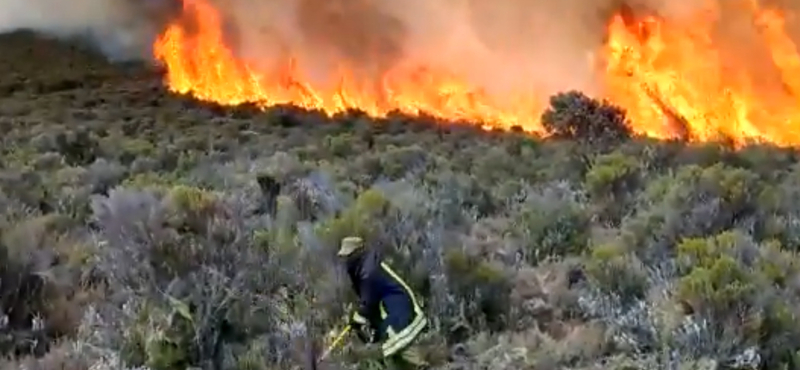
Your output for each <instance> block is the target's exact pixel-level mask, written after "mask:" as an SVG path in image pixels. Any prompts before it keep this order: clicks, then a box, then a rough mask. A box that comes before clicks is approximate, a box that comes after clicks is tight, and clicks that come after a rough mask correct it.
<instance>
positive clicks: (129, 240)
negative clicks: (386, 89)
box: [0, 33, 800, 370]
mask: <svg viewBox="0 0 800 370" xmlns="http://www.w3.org/2000/svg"><path fill="white" fill-rule="evenodd" d="M0 65H2V68H3V71H5V73H4V75H3V76H2V78H3V81H0V94H2V96H0V128H2V131H3V134H2V135H0V141H1V142H2V143H1V144H2V145H0V212H1V213H0V261H2V264H0V351H1V352H2V354H3V355H5V357H6V360H4V361H5V362H4V363H2V364H0V365H2V368H4V369H5V368H8V369H12V368H18V369H22V368H25V369H41V370H55V369H68V370H88V369H109V370H110V369H134V368H136V369H142V368H147V369H152V370H172V369H181V370H182V369H186V368H189V367H197V368H202V369H209V370H211V369H214V370H222V369H224V370H268V369H293V368H296V369H299V368H303V367H305V368H309V367H312V366H311V364H312V363H313V361H312V360H311V355H313V354H314V353H310V352H309V350H308V349H309V348H324V344H325V342H326V341H327V340H329V339H328V338H329V336H330V335H332V332H333V331H335V330H336V329H338V328H341V327H342V324H343V315H344V312H345V304H346V303H347V302H349V301H350V299H352V297H351V296H350V295H351V294H352V293H350V291H349V288H348V287H347V285H346V283H345V279H344V278H343V275H342V271H340V270H339V269H337V268H336V267H335V264H334V263H333V262H332V261H333V260H334V259H333V254H334V251H335V246H336V243H337V241H338V240H339V238H341V237H342V236H345V235H349V234H359V235H362V236H365V237H368V238H370V239H371V240H373V241H374V242H375V244H376V246H377V247H378V248H381V249H382V252H383V253H384V254H385V255H386V256H387V258H389V259H390V260H391V261H392V263H393V264H394V265H395V266H397V268H398V269H399V270H401V271H403V272H404V273H405V274H406V276H408V279H409V280H410V282H411V283H412V284H413V285H414V286H416V287H417V288H418V289H419V291H420V293H421V294H422V295H423V296H424V297H423V298H424V300H425V302H426V305H425V309H426V311H427V313H428V315H429V316H430V317H431V319H432V325H431V329H430V330H429V331H428V332H427V333H426V334H425V335H424V337H423V338H422V344H423V345H422V348H423V349H424V352H425V355H426V356H427V358H428V360H429V362H431V363H432V364H433V365H434V367H435V368H436V369H466V370H472V369H476V370H477V369H497V370H512V369H709V370H710V369H722V368H742V369H754V368H761V369H798V368H800V352H798V343H800V320H798V314H799V313H800V274H799V271H798V268H800V256H798V245H800V222H798V220H800V206H799V205H798V203H797V199H799V198H800V164H799V163H798V157H797V154H796V152H795V151H794V150H790V149H781V148H777V147H774V146H770V145H755V144H754V145H751V146H747V147H745V148H740V149H735V150H734V149H733V148H731V146H730V145H728V144H727V143H705V144H688V143H685V142H680V141H656V140H652V139H647V138H642V137H636V136H635V135H633V134H631V132H630V131H629V130H628V128H627V124H626V120H625V114H624V112H623V111H622V110H620V109H619V108H617V107H614V106H613V105H611V104H609V103H607V102H601V101H597V100H594V99H591V98H589V97H587V96H585V95H583V94H581V93H578V92H568V93H564V94H560V95H557V96H555V97H553V98H552V104H551V108H550V109H549V110H548V111H547V112H546V113H545V114H544V117H543V123H544V125H545V127H546V129H547V130H548V131H550V133H551V134H552V136H551V137H550V138H548V139H539V138H534V137H530V136H527V135H525V134H523V133H520V132H513V131H512V132H486V131H483V130H481V129H479V128H475V127H471V126H465V125H456V124H452V123H447V122H439V121H437V120H436V119H433V118H429V117H420V118H414V117H406V116H402V115H392V116H390V117H388V118H383V119H373V118H369V117H367V116H365V115H363V114H361V113H359V112H347V113H343V114H339V115H336V116H335V117H332V118H330V117H326V116H325V115H324V114H322V113H320V112H313V111H303V110H300V109H297V108H293V107H276V108H273V109H270V110H267V111H265V112H261V111H258V110H256V109H253V107H240V108H225V107H218V106H214V105H212V104H203V103H198V102H195V101H192V100H191V99H188V98H185V97H177V96H173V95H171V94H168V93H167V92H165V91H164V89H163V87H161V85H160V82H159V79H158V78H159V76H158V74H155V73H153V72H151V71H148V70H146V69H144V68H143V67H136V66H126V67H125V68H122V67H120V66H118V65H112V64H109V63H108V62H106V61H105V60H103V59H102V58H100V57H97V56H93V55H92V54H90V53H87V52H85V51H81V50H76V49H74V48H72V47H70V46H69V45H67V44H63V43H56V42H53V41H49V40H46V39H42V38H38V37H36V36H33V35H31V34H28V33H18V34H13V35H6V36H3V37H2V42H0ZM358 356H359V352H358V351H357V346H355V345H353V344H352V341H351V342H349V343H347V344H345V345H344V346H343V347H342V348H339V349H337V350H335V351H334V352H333V354H332V356H331V357H330V358H329V359H328V360H326V361H325V363H323V364H320V365H319V367H318V368H320V369H322V368H326V369H339V368H341V369H356V368H358V369H369V368H371V367H370V366H372V364H370V363H367V362H358V361H357V360H358Z"/></svg>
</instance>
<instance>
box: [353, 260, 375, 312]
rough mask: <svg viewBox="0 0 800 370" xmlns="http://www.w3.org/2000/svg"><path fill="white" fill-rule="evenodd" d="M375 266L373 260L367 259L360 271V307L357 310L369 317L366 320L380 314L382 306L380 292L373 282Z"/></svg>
mask: <svg viewBox="0 0 800 370" xmlns="http://www.w3.org/2000/svg"><path fill="white" fill-rule="evenodd" d="M375 267H376V266H373V263H372V261H370V260H367V261H365V264H364V266H362V268H361V271H359V273H360V274H361V276H360V278H361V279H360V280H361V285H360V286H359V295H358V296H359V307H358V311H357V312H358V314H359V315H360V316H361V317H363V318H364V319H367V320H366V321H369V319H371V318H374V317H375V316H376V314H378V310H379V307H380V297H379V295H378V292H376V291H375V288H374V286H375V284H374V282H373V275H374V274H373V272H374V271H375Z"/></svg>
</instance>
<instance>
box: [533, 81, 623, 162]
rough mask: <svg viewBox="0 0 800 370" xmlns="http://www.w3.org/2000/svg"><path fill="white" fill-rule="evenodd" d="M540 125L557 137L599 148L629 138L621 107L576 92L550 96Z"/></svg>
mask: <svg viewBox="0 0 800 370" xmlns="http://www.w3.org/2000/svg"><path fill="white" fill-rule="evenodd" d="M542 125H543V126H544V128H545V130H547V133H548V134H550V135H552V136H554V137H556V138H561V139H570V140H577V141H580V142H582V143H584V144H587V145H590V146H593V147H594V146H596V147H599V148H601V149H606V148H608V146H610V145H615V144H617V143H620V142H622V141H626V140H628V139H630V137H631V130H630V128H629V124H628V122H627V119H626V118H625V112H624V111H623V110H622V109H620V108H619V107H616V106H613V105H611V104H610V103H609V102H605V101H598V100H595V99H592V98H590V97H588V96H586V95H584V94H583V93H581V92H578V91H569V92H565V93H559V94H556V95H554V96H552V97H551V98H550V106H549V107H548V108H547V110H545V112H544V113H543V114H542Z"/></svg>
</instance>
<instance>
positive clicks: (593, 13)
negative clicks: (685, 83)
mask: <svg viewBox="0 0 800 370" xmlns="http://www.w3.org/2000/svg"><path fill="white" fill-rule="evenodd" d="M742 1H744V2H746V1H750V0H742ZM754 1H755V0H754ZM212 2H214V3H215V4H216V5H217V7H218V8H219V9H223V10H224V12H225V13H226V17H227V19H228V20H229V21H230V23H231V24H232V25H233V28H234V29H236V30H237V43H236V44H235V49H236V51H237V52H238V53H239V55H241V56H242V58H244V59H246V60H248V61H252V63H256V64H258V63H261V64H264V65H270V64H274V63H277V61H278V60H279V58H276V56H285V55H292V56H293V57H294V58H295V60H296V61H297V63H298V65H299V66H300V68H301V70H302V71H303V72H305V73H306V74H307V75H309V76H311V78H312V82H314V83H321V82H322V81H324V80H325V77H326V76H329V75H331V73H330V72H331V70H332V69H334V68H337V67H340V66H341V64H342V62H343V61H344V62H346V63H349V64H350V65H352V66H353V67H354V68H350V70H353V71H358V72H359V73H361V74H362V75H363V77H364V79H365V80H373V81H374V80H377V79H378V77H377V76H381V75H383V73H384V72H385V71H386V70H388V69H390V68H392V67H397V66H398V65H400V66H402V65H410V66H411V65H416V66H419V65H423V66H428V67H431V68H441V69H443V70H446V71H448V72H452V73H455V74H457V75H459V76H460V77H461V78H462V79H464V78H466V79H467V80H468V82H469V83H471V85H472V86H480V87H482V88H484V89H485V90H486V91H488V92H490V93H494V94H497V96H518V95H519V94H520V93H522V94H524V93H528V92H532V91H535V92H537V93H539V94H540V95H541V96H542V97H546V96H549V95H551V94H552V93H555V92H558V91H563V90H566V89H579V90H583V91H586V92H588V93H590V94H593V93H599V92H600V91H599V90H600V89H601V86H602V81H600V80H599V78H600V76H599V75H598V73H597V72H598V66H597V63H598V56H597V55H596V53H597V52H598V50H600V49H601V47H602V44H603V42H604V37H605V32H606V28H607V25H608V22H609V20H610V19H611V17H612V16H613V15H614V14H617V13H619V12H620V9H622V8H627V10H628V11H629V12H630V13H632V14H652V15H657V16H659V17H662V18H664V19H667V20H675V21H679V22H681V24H682V26H683V27H689V26H690V23H688V22H687V20H689V19H691V17H694V16H697V14H698V13H699V12H702V11H707V10H710V9H713V10H714V11H715V12H718V13H719V12H720V8H721V9H722V10H725V9H732V8H734V7H736V5H732V4H730V3H740V2H739V1H727V0H594V1H586V0H493V1H486V0H436V1H431V0H402V1H399V0H262V1H260V2H257V3H256V2H253V1H250V0H212ZM772 2H773V4H777V3H779V2H783V4H777V5H776V6H780V7H782V8H784V9H786V7H787V6H789V5H788V4H792V5H791V6H793V7H798V5H796V2H792V1H788V0H772ZM726 4H727V5H726ZM734 13H735V12H734ZM738 14H739V15H741V14H744V12H738ZM719 22H720V26H719V27H720V30H721V31H720V32H721V33H722V34H721V35H720V36H719V37H720V39H721V40H725V39H727V40H737V39H738V40H739V41H738V42H739V43H740V44H741V42H742V40H745V39H744V38H742V32H741V27H740V26H738V25H737V22H739V20H737V19H736V17H735V16H731V15H726V14H723V18H721V19H719ZM789 26H791V25H789ZM737 29H738V31H737ZM747 32H749V35H751V36H752V35H753V32H752V30H748V31H746V32H745V33H747ZM751 41H752V40H751ZM730 44H731V46H734V47H733V48H732V49H737V50H736V52H735V54H736V55H748V54H747V53H749V52H752V50H744V49H742V48H741V46H742V45H739V44H737V42H735V41H734V42H732V43H730ZM747 44H748V45H755V44H757V42H756V41H752V42H747ZM761 55H763V56H765V57H768V53H763V52H762V53H761ZM315 78H317V79H318V80H314V79H315ZM509 93H510V94H509Z"/></svg>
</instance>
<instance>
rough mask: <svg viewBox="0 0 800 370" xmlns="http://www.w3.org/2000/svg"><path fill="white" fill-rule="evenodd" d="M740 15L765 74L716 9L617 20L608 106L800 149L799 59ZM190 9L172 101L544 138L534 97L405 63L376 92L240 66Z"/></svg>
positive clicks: (661, 131)
mask: <svg viewBox="0 0 800 370" xmlns="http://www.w3.org/2000/svg"><path fill="white" fill-rule="evenodd" d="M698 1H701V0H698ZM739 3H740V4H742V5H744V11H745V12H747V14H748V17H749V19H750V21H751V22H750V23H751V25H752V27H753V28H754V30H755V32H754V34H756V35H757V36H758V37H759V38H760V44H761V45H763V46H764V50H763V52H762V53H761V54H760V55H758V58H755V60H762V61H766V63H761V64H759V63H755V62H753V60H750V59H749V58H741V57H740V56H737V55H731V54H726V50H725V48H723V47H720V46H719V45H717V43H718V40H715V38H714V32H715V28H714V27H715V20H716V18H717V17H718V15H719V12H720V9H716V8H715V7H713V6H709V7H708V8H707V9H705V10H704V11H702V12H697V14H695V15H694V16H693V17H685V19H682V20H680V21H677V20H674V19H670V20H669V21H667V20H665V19H662V18H658V17H655V16H649V17H645V18H639V19H635V20H633V21H631V20H630V19H627V20H626V18H625V17H623V16H622V15H621V14H619V15H616V16H614V17H613V18H612V19H611V21H610V22H609V24H608V30H607V31H608V37H607V40H606V41H605V43H604V45H603V46H602V48H600V50H597V52H596V53H597V55H598V56H599V58H598V59H599V60H600V61H601V62H602V63H598V65H597V67H596V68H597V73H598V74H599V75H600V76H601V77H600V79H601V80H602V89H603V91H604V93H603V94H604V96H603V97H604V98H607V99H609V100H610V101H612V102H613V103H615V104H617V105H619V106H621V107H623V108H624V109H625V110H626V111H627V113H628V117H629V119H630V121H631V125H632V129H633V130H634V131H635V132H637V133H640V134H645V135H648V136H652V137H656V138H676V137H683V138H686V139H689V140H695V141H707V140H712V139H716V138H719V137H722V136H724V137H729V138H731V139H733V140H734V141H735V142H737V143H739V144H741V143H744V142H746V141H766V142H771V143H775V144H778V145H782V146H796V145H800V54H799V53H798V50H797V48H796V47H795V44H794V42H793V41H792V39H791V38H790V37H789V36H788V33H787V32H786V30H785V23H786V20H785V17H784V15H783V14H782V12H780V11H778V10H775V9H768V8H764V7H761V6H760V5H759V4H758V0H742V1H740V2H739ZM183 5H184V11H183V15H182V17H181V19H178V20H176V21H175V22H173V23H172V24H171V25H170V26H169V27H168V28H167V29H166V30H165V31H164V33H162V35H161V36H160V37H159V38H158V39H157V41H156V42H155V45H154V51H155V57H156V58H157V59H158V60H160V61H161V62H163V63H164V65H165V66H166V67H167V76H166V83H167V85H168V86H169V88H170V89H171V90H172V91H175V92H178V93H185V94H191V95H193V96H195V97H197V98H198V99H201V100H207V101H214V102H217V103H220V104H223V105H236V104H241V103H245V102H250V103H256V104H258V105H260V106H263V107H266V106H270V105H275V104H285V103H292V104H295V105H298V106H301V107H305V108H316V109H322V110H324V111H326V112H328V113H336V112H341V111H344V110H347V109H350V108H356V109H360V110H363V111H365V112H367V113H368V114H371V115H374V116H383V115H386V114H387V113H389V112H392V111H400V112H404V113H409V114H420V113H425V114H429V115H433V116H437V117H441V118H445V119H453V120H468V121H474V122H480V123H481V124H483V125H484V127H486V128H490V127H497V128H510V127H512V126H519V127H522V128H523V129H525V130H526V131H529V132H534V133H538V134H542V133H543V130H542V128H541V125H540V124H539V118H540V116H541V113H542V111H543V109H544V107H545V104H546V96H543V95H541V94H538V93H537V92H536V91H531V92H530V93H515V94H510V95H507V96H497V95H496V94H494V95H493V94H489V93H487V92H485V91H483V90H482V89H481V88H478V87H476V85H474V84H470V83H468V82H467V81H468V80H467V79H465V78H459V77H460V76H458V75H457V74H456V73H454V72H452V71H448V70H445V69H444V68H442V67H434V66H430V65H415V64H414V63H400V64H398V65H397V66H394V67H392V68H390V69H388V70H387V71H386V72H385V73H383V74H382V77H381V78H379V79H375V81H370V82H368V83H364V82H363V79H359V78H357V77H356V73H354V72H356V71H352V70H348V69H347V68H346V67H345V65H343V66H342V68H340V69H339V73H337V74H336V76H335V80H334V81H328V83H326V84H312V83H311V82H310V81H312V79H310V78H308V76H304V75H303V73H302V72H301V71H300V69H299V68H297V67H296V64H295V63H294V59H293V58H292V57H286V58H285V63H283V64H282V65H280V66H279V67H274V68H268V69H266V68H263V67H256V64H252V63H248V62H247V61H244V60H243V59H241V58H238V57H237V56H236V55H235V53H234V52H233V51H232V50H231V49H230V48H228V47H227V46H226V42H225V39H224V35H223V32H222V29H223V27H222V20H221V16H220V14H219V12H218V11H217V9H215V8H214V7H213V6H212V5H211V4H210V3H209V2H208V0H183ZM189 25H191V26H192V27H190V26H189ZM190 30H191V32H190ZM745 59H746V60H745Z"/></svg>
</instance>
